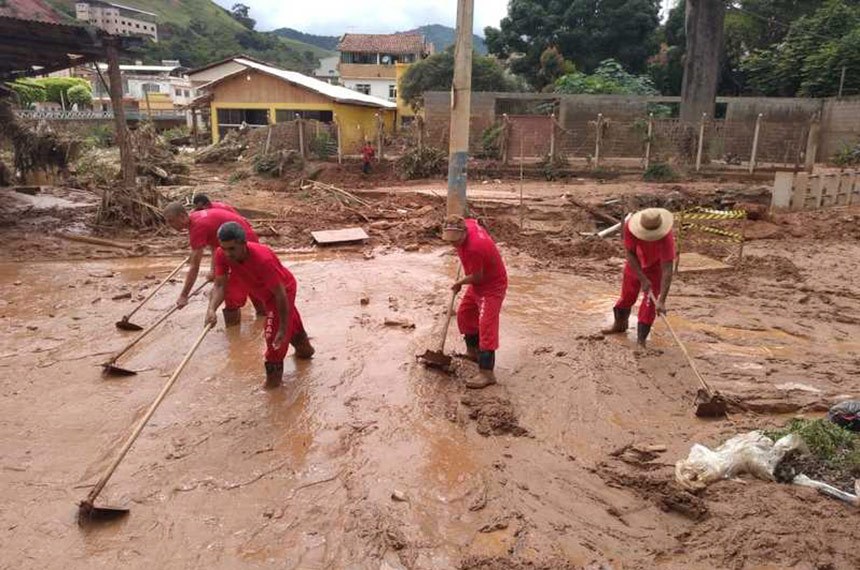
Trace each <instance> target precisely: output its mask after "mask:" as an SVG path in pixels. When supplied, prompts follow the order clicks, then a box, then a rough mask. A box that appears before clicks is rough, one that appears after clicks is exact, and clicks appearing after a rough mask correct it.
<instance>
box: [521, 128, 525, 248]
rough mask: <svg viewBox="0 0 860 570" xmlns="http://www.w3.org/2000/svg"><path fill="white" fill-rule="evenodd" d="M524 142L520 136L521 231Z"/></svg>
mask: <svg viewBox="0 0 860 570" xmlns="http://www.w3.org/2000/svg"><path fill="white" fill-rule="evenodd" d="M524 142H525V137H520V231H523V165H524V163H525V161H526V157H525V149H524V148H523V144H524Z"/></svg>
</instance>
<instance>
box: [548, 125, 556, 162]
mask: <svg viewBox="0 0 860 570" xmlns="http://www.w3.org/2000/svg"><path fill="white" fill-rule="evenodd" d="M549 160H550V162H551V163H552V162H555V113H552V114H551V115H550V116H549Z"/></svg>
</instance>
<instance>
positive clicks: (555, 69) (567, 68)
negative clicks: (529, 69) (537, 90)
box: [540, 47, 576, 88]
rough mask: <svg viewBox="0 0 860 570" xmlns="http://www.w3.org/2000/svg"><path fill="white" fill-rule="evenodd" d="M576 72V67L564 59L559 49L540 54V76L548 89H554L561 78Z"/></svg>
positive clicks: (547, 49) (546, 50)
mask: <svg viewBox="0 0 860 570" xmlns="http://www.w3.org/2000/svg"><path fill="white" fill-rule="evenodd" d="M574 71H576V67H575V66H574V65H573V64H572V63H571V62H569V61H567V60H566V59H564V57H563V56H562V55H561V54H560V53H559V52H558V49H556V48H554V47H549V48H546V49H545V50H544V51H543V53H542V54H540V76H541V79H542V80H543V81H545V82H546V85H547V87H549V88H552V86H553V85H554V84H555V82H556V81H557V80H558V78H559V77H561V76H562V75H566V74H568V73H573V72H574Z"/></svg>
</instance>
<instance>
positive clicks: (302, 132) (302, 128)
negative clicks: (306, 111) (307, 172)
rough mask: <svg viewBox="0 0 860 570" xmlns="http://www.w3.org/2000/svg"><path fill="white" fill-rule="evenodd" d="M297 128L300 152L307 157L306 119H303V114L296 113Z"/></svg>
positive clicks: (303, 156)
mask: <svg viewBox="0 0 860 570" xmlns="http://www.w3.org/2000/svg"><path fill="white" fill-rule="evenodd" d="M296 128H297V129H298V131H299V154H300V155H301V156H302V158H307V157H308V155H307V151H306V150H305V126H304V121H302V116H301V115H299V114H298V113H296Z"/></svg>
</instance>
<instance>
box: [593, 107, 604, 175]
mask: <svg viewBox="0 0 860 570" xmlns="http://www.w3.org/2000/svg"><path fill="white" fill-rule="evenodd" d="M602 143H603V113H598V114H597V134H596V135H595V137H594V167H595V168H599V167H600V146H601V144H602Z"/></svg>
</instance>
